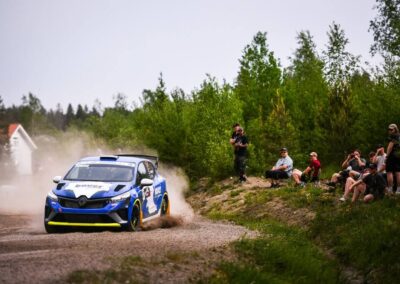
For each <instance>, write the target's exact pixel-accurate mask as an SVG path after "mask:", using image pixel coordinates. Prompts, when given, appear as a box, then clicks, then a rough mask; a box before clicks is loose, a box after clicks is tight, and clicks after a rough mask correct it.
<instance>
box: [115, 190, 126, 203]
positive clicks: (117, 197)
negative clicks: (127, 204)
mask: <svg viewBox="0 0 400 284" xmlns="http://www.w3.org/2000/svg"><path fill="white" fill-rule="evenodd" d="M130 197H131V193H130V192H125V193H123V194H120V195H117V196H115V197H113V198H111V203H117V202H120V201H123V200H126V199H128V198H130Z"/></svg>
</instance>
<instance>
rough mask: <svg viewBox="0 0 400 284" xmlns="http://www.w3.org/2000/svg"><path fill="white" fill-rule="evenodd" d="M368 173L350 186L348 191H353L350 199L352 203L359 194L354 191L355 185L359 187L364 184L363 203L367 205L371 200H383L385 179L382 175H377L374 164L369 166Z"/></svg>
mask: <svg viewBox="0 0 400 284" xmlns="http://www.w3.org/2000/svg"><path fill="white" fill-rule="evenodd" d="M369 172H370V173H369V174H367V175H364V177H363V178H362V179H359V180H358V181H356V182H355V183H353V184H352V185H351V187H350V189H351V190H353V189H355V190H354V193H353V199H352V201H353V202H354V201H356V200H357V199H358V196H359V194H360V192H359V191H358V190H356V189H357V185H359V184H360V183H364V184H365V186H366V189H365V192H364V202H366V203H367V202H371V201H373V200H377V199H381V198H383V196H384V194H385V187H386V181H385V179H384V178H383V177H382V175H380V174H378V171H377V165H376V164H370V165H369Z"/></svg>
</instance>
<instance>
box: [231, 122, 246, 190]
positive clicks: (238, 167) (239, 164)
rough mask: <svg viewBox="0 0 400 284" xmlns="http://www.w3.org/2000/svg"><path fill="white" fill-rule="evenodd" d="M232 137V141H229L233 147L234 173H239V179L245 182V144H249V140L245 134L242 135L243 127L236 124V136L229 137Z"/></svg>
mask: <svg viewBox="0 0 400 284" xmlns="http://www.w3.org/2000/svg"><path fill="white" fill-rule="evenodd" d="M232 139H234V141H233V142H234V143H232V142H231V144H232V145H233V146H234V148H235V162H234V168H235V171H236V173H237V174H238V175H239V181H241V182H245V181H246V180H247V178H246V175H245V172H246V153H247V146H248V144H249V141H248V139H247V136H246V135H244V131H243V128H241V127H240V126H238V128H237V131H236V136H235V138H231V140H232Z"/></svg>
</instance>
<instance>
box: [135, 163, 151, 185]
mask: <svg viewBox="0 0 400 284" xmlns="http://www.w3.org/2000/svg"><path fill="white" fill-rule="evenodd" d="M148 176H149V175H148V173H147V169H146V166H145V164H144V163H143V162H141V163H140V164H139V166H138V169H137V177H136V182H137V184H140V181H141V180H142V179H144V178H148Z"/></svg>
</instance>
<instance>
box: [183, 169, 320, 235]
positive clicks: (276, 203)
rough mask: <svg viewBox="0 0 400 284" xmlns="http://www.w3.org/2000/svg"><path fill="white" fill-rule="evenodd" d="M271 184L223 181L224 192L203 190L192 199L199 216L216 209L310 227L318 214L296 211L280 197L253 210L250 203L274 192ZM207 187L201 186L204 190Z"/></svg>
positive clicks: (258, 180)
mask: <svg viewBox="0 0 400 284" xmlns="http://www.w3.org/2000/svg"><path fill="white" fill-rule="evenodd" d="M269 186H270V183H269V182H268V181H266V180H265V179H263V178H258V177H249V178H248V180H247V182H245V183H235V182H234V181H233V180H231V179H226V180H224V181H221V182H220V183H219V184H218V185H217V187H218V188H220V189H221V192H217V193H215V192H214V193H210V192H207V191H203V190H200V191H199V193H197V194H194V195H192V196H190V197H189V198H188V201H189V203H190V204H191V205H192V206H193V208H194V209H195V210H196V212H198V213H200V214H206V213H208V212H210V211H212V210H213V209H214V208H218V210H220V211H222V212H225V213H241V214H246V213H250V212H251V214H252V216H256V217H259V218H262V217H266V216H269V217H272V218H274V219H277V220H279V221H281V222H284V223H286V224H289V225H296V226H300V227H306V226H308V225H309V224H310V222H311V221H312V220H313V219H314V218H315V212H313V211H311V210H309V209H307V208H292V207H290V206H288V205H287V204H286V203H285V202H284V201H283V200H281V199H280V198H278V197H275V198H273V199H272V200H267V201H266V202H265V203H263V204H262V205H257V206H249V205H248V204H246V199H247V198H251V195H254V194H256V193H258V192H260V191H262V190H279V189H270V188H269ZM202 187H206V184H200V189H201V188H202Z"/></svg>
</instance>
